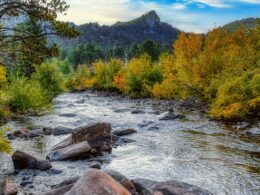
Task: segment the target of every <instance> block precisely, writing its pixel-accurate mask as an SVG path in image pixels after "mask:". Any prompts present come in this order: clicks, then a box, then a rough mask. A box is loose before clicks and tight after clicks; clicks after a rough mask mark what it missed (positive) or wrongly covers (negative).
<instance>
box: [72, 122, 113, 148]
mask: <svg viewBox="0 0 260 195" xmlns="http://www.w3.org/2000/svg"><path fill="white" fill-rule="evenodd" d="M71 138H72V143H73V144H75V143H80V142H83V141H88V143H89V145H90V146H91V148H95V149H97V152H99V151H111V148H112V134H111V125H110V124H108V123H97V124H94V125H89V126H83V127H78V128H76V129H75V130H74V131H73V132H72V135H71Z"/></svg>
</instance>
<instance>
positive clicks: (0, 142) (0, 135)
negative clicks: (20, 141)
mask: <svg viewBox="0 0 260 195" xmlns="http://www.w3.org/2000/svg"><path fill="white" fill-rule="evenodd" d="M11 151H12V147H11V145H10V144H9V143H8V142H7V141H6V139H5V138H4V131H3V130H0V153H1V152H5V153H10V152H11Z"/></svg>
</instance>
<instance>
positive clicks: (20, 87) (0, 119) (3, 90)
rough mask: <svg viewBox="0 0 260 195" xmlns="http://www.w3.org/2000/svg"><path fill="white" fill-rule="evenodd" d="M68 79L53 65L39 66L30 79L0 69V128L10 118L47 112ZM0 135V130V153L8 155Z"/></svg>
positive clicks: (17, 73) (5, 143)
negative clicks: (3, 152)
mask: <svg viewBox="0 0 260 195" xmlns="http://www.w3.org/2000/svg"><path fill="white" fill-rule="evenodd" d="M67 77H68V76H67ZM67 77H66V76H64V74H63V73H62V72H61V71H60V68H59V67H58V64H57V63H55V62H53V63H51V62H50V63H43V64H41V65H40V66H38V67H37V68H36V70H35V72H34V73H33V74H32V75H31V76H30V77H28V76H27V77H26V76H24V75H23V74H20V73H19V72H15V73H14V72H8V71H7V69H6V68H4V67H3V66H0V124H3V123H5V122H6V120H8V119H9V118H12V117H17V116H19V115H23V114H29V115H37V114H39V113H40V112H42V111H44V110H47V109H49V108H50V106H51V102H52V99H53V98H54V97H56V96H57V95H58V94H60V93H62V92H64V91H66V90H67V86H66V85H67V84H66V82H67V80H68V79H67ZM3 134H4V130H3V129H1V134H0V152H2V151H5V152H9V151H10V147H9V146H8V143H7V142H6V141H5V139H4V136H3Z"/></svg>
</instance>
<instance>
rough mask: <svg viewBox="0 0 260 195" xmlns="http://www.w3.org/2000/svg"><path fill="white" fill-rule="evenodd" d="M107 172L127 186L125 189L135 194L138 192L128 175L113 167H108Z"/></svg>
mask: <svg viewBox="0 0 260 195" xmlns="http://www.w3.org/2000/svg"><path fill="white" fill-rule="evenodd" d="M105 172H106V173H107V174H108V175H109V176H110V177H112V178H113V179H114V180H116V181H117V182H118V183H120V184H121V185H122V186H123V187H125V189H127V190H128V191H129V192H131V194H134V193H135V192H136V189H135V186H134V184H133V182H131V181H130V180H129V179H128V178H127V177H125V176H124V175H122V174H121V173H119V172H117V171H115V170H112V169H107V170H105Z"/></svg>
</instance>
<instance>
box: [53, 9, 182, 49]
mask: <svg viewBox="0 0 260 195" xmlns="http://www.w3.org/2000/svg"><path fill="white" fill-rule="evenodd" d="M76 28H77V29H78V30H79V31H80V32H81V36H79V37H77V38H74V39H70V40H63V41H60V40H59V41H58V42H59V43H62V46H64V45H66V46H72V47H73V46H75V45H78V44H79V43H80V44H84V43H92V44H95V45H99V46H101V47H104V46H108V47H111V46H118V45H120V46H129V45H131V44H132V43H141V42H143V41H144V40H152V41H155V42H158V43H161V44H165V43H169V42H171V41H172V40H175V39H176V38H177V36H178V34H179V32H180V30H179V29H177V28H174V27H172V26H171V25H169V24H167V23H164V22H161V20H160V18H159V16H158V15H157V13H156V12H155V11H150V12H148V13H146V14H144V15H143V16H141V17H139V18H137V19H134V20H131V21H128V22H117V23H116V24H114V25H111V26H108V25H102V26H101V25H99V24H98V23H87V24H83V25H80V26H76Z"/></svg>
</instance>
